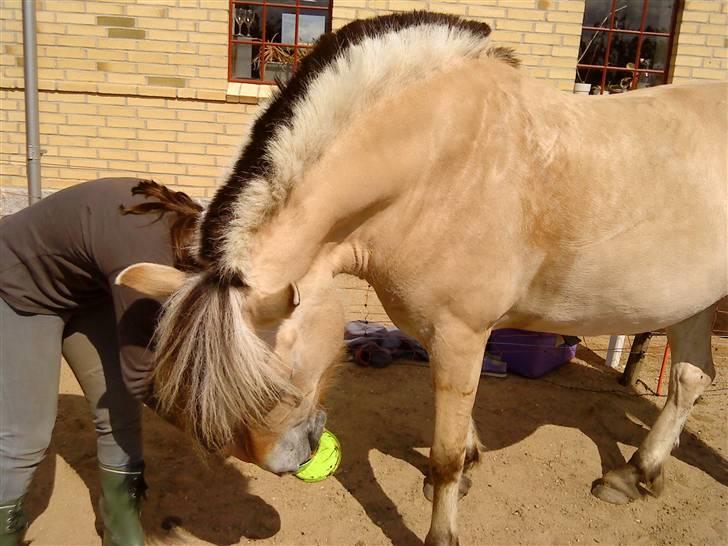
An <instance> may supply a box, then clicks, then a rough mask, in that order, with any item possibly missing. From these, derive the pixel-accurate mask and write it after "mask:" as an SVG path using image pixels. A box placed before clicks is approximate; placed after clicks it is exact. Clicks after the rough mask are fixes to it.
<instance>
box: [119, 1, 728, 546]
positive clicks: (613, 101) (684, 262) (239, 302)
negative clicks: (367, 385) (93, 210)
mask: <svg viewBox="0 0 728 546" xmlns="http://www.w3.org/2000/svg"><path fill="white" fill-rule="evenodd" d="M489 32H490V29H489V28H488V26H487V25H485V24H482V23H476V22H472V21H465V20H462V19H459V18H456V17H453V16H446V15H436V14H429V13H413V14H400V15H392V16H385V17H380V18H375V19H370V20H365V21H357V22H354V23H352V24H350V25H348V26H346V27H344V28H342V29H341V30H339V31H337V32H336V33H334V34H331V35H326V36H324V37H323V38H322V39H321V40H320V41H319V42H318V43H317V45H316V47H315V48H314V50H313V51H312V52H311V53H310V54H309V55H308V56H306V58H305V59H304V60H303V62H302V64H301V68H300V70H299V71H298V72H297V73H296V75H295V76H294V77H293V78H292V80H291V81H290V82H289V83H288V84H287V85H286V86H285V88H284V89H282V91H281V92H280V93H279V94H278V95H277V96H276V97H274V98H273V100H272V102H271V103H270V104H269V105H268V107H267V108H266V109H265V110H264V111H263V112H262V114H261V115H260V117H259V118H258V120H257V121H256V123H255V125H254V127H253V129H252V133H251V136H250V140H249V141H248V143H247V145H246V146H245V147H244V149H243V151H242V153H241V155H240V157H239V158H238V159H237V162H236V163H235V165H234V167H233V170H232V173H231V174H230V176H229V177H228V179H227V181H226V183H225V185H224V186H222V187H221V188H220V189H219V191H218V192H217V194H216V196H215V198H214V200H213V201H212V203H211V205H210V207H209V208H208V209H207V211H206V212H205V216H204V219H203V222H202V224H201V226H200V229H199V249H198V251H199V254H200V259H201V260H204V261H205V263H207V264H208V269H207V270H206V271H205V272H203V273H201V274H197V275H191V276H189V275H182V274H180V273H179V272H175V271H170V270H169V269H167V268H162V267H159V266H154V265H152V264H139V265H136V266H132V267H131V268H130V269H129V270H127V271H125V272H124V273H122V275H121V277H120V279H119V282H122V283H124V284H128V285H130V286H134V287H136V288H138V289H141V290H145V291H148V292H152V293H156V294H157V295H159V296H166V295H167V294H171V297H170V299H169V300H168V302H167V304H166V308H165V313H164V316H163V317H162V319H161V322H160V326H159V331H158V339H157V341H158V343H157V351H158V352H157V362H158V365H157V370H156V375H155V386H156V392H157V396H158V398H159V400H160V403H161V407H162V408H163V409H164V410H166V411H167V412H170V413H172V412H176V413H177V414H179V415H181V419H182V421H183V422H184V423H186V426H187V428H188V429H189V430H190V431H191V432H192V433H193V434H194V435H195V436H196V437H197V439H198V440H200V442H202V443H203V445H205V446H207V447H208V448H210V449H218V448H226V449H228V448H229V449H231V450H232V451H234V452H235V453H237V454H238V455H239V456H240V457H242V458H245V459H247V460H250V461H253V462H255V463H257V464H259V465H261V466H262V467H264V468H267V469H269V470H271V471H274V472H277V473H286V472H292V471H295V470H296V469H297V467H298V465H299V464H300V463H301V462H303V461H304V460H305V459H306V458H307V457H308V456H309V455H310V453H311V449H312V448H314V447H315V446H316V443H317V441H318V436H319V435H320V433H321V429H322V427H323V422H324V419H325V416H324V415H323V413H322V412H321V410H320V409H318V400H319V397H320V395H321V392H322V390H323V389H322V385H323V383H324V382H323V378H325V377H326V371H327V369H328V368H329V367H330V365H331V364H332V363H333V362H334V361H335V360H336V355H337V350H338V347H339V346H340V343H341V334H342V331H343V313H342V311H341V305H340V303H338V300H337V296H336V291H335V289H334V286H333V278H334V276H335V275H337V274H339V273H350V274H353V275H356V276H358V277H360V278H362V279H366V280H367V281H368V282H369V283H370V284H371V285H372V286H373V287H374V289H375V290H376V292H377V295H378V296H379V298H380V299H381V301H382V304H383V305H384V307H385V309H386V311H387V313H388V314H389V316H390V317H391V318H392V320H393V321H394V322H395V323H396V324H397V325H398V326H399V327H400V328H402V329H403V330H404V331H406V332H408V333H409V334H411V335H412V336H414V337H415V338H417V339H418V340H419V341H420V342H422V343H423V344H424V345H425V346H426V347H427V349H428V351H429V353H430V355H431V361H432V377H433V387H434V394H435V413H436V415H435V430H434V440H433V445H432V450H431V454H430V460H431V471H430V476H429V478H428V479H427V484H428V485H427V486H426V492H427V494H428V496H431V497H432V500H433V514H432V522H431V527H430V530H429V533H428V534H427V538H426V543H427V544H438V545H441V544H445V545H450V544H455V543H457V524H456V516H457V500H458V497H459V495H460V494H461V491H460V489H461V483H462V484H465V483H467V481H466V480H464V479H462V476H463V473H464V472H466V471H467V470H468V468H469V467H470V466H471V465H473V464H474V463H475V462H476V461H477V460H478V457H479V445H480V444H479V440H478V436H477V433H476V431H475V428H474V426H473V424H472V421H471V416H470V415H471V410H472V407H473V401H474V398H475V394H476V389H477V387H478V381H479V377H480V367H481V362H482V357H483V347H484V345H485V341H486V340H487V338H488V335H489V333H490V331H491V329H493V328H495V327H499V328H504V327H505V328H522V329H527V330H528V329H531V330H540V331H549V332H557V333H561V334H574V335H601V334H616V333H619V334H626V333H636V332H643V331H649V330H653V329H656V328H660V327H666V328H667V331H668V338H669V342H670V346H671V347H672V351H673V363H674V364H673V366H672V371H671V381H670V392H669V395H668V398H667V402H666V404H665V407H664V409H663V410H662V412H661V414H660V416H659V418H658V420H657V422H656V423H655V425H654V427H653V428H652V430H651V431H650V433H649V434H648V435H647V437H646V439H645V440H644V442H643V444H642V445H641V446H640V447H639V449H638V450H637V452H636V453H635V454H634V455H633V456H632V458H631V459H630V461H629V462H628V463H627V464H626V465H625V466H623V467H621V468H617V469H614V470H612V471H610V472H607V473H606V474H605V476H604V477H603V478H602V479H601V480H599V481H598V482H597V484H596V485H595V487H594V490H593V491H594V493H595V494H596V495H597V496H598V497H600V498H602V499H605V500H607V501H610V502H615V503H622V502H627V501H629V500H631V499H635V498H637V497H639V496H640V495H641V494H642V492H643V491H644V488H646V489H648V490H650V491H652V492H653V493H659V491H660V489H661V488H662V481H663V479H662V476H663V465H664V463H665V460H666V459H667V458H668V456H669V454H670V451H671V449H672V448H673V446H675V445H676V443H677V442H678V437H679V435H680V432H681V429H682V427H683V424H684V423H685V420H686V418H687V416H688V414H689V412H690V409H691V407H692V405H693V403H694V402H695V400H696V398H697V397H698V396H699V395H700V394H701V393H702V392H703V390H704V389H705V388H706V386H708V385H709V384H710V383H711V381H712V379H713V377H714V375H715V371H714V368H713V361H712V356H711V348H710V335H709V334H710V332H709V330H710V324H711V319H712V314H713V310H714V305H715V303H716V302H717V301H718V300H719V299H721V298H722V297H723V296H725V295H726V294H728V266H727V264H728V242H727V240H726V237H727V235H726V234H727V226H728V222H727V210H728V200H727V194H726V184H727V182H728V176H727V174H726V171H727V169H728V162H727V160H726V153H727V152H726V143H727V142H728V140H727V139H728V127H727V123H726V120H727V119H728V116H727V115H726V100H727V98H728V86H727V85H726V84H725V83H716V84H700V85H681V86H677V85H676V86H669V85H668V86H663V87H657V88H650V89H644V90H639V91H635V92H631V93H627V94H624V95H620V96H612V97H607V96H605V97H581V96H573V95H568V94H565V93H563V92H560V91H557V90H555V89H553V88H552V87H551V86H549V85H548V84H546V83H544V82H541V81H537V80H535V79H531V78H529V77H528V76H526V75H525V74H524V73H523V72H522V71H520V70H518V68H517V66H516V65H517V61H516V60H515V59H514V58H513V56H512V54H511V53H510V52H509V51H507V50H503V49H501V48H491V47H490V46H489V44H488V35H489ZM230 446H232V447H230Z"/></svg>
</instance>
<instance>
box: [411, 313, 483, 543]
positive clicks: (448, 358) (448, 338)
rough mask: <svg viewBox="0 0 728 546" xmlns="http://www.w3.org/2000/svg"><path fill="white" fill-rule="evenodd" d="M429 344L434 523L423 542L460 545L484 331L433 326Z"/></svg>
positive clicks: (475, 444)
mask: <svg viewBox="0 0 728 546" xmlns="http://www.w3.org/2000/svg"><path fill="white" fill-rule="evenodd" d="M436 332H437V334H436V337H435V339H433V340H432V341H431V342H430V358H431V363H432V374H433V386H434V389H435V433H434V437H433V442H432V450H431V451H430V481H431V483H432V487H433V490H434V491H433V498H432V522H431V525H430V531H429V533H427V538H426V539H425V544H428V545H438V546H452V545H455V544H458V535H457V505H458V499H459V497H460V483H461V478H462V475H463V467H464V464H465V462H466V453H467V452H468V451H471V453H467V458H468V459H469V461H470V462H471V463H472V462H473V461H475V460H477V458H478V454H477V453H472V450H473V449H475V450H476V451H477V449H478V447H479V442H478V441H477V436H476V435H475V431H474V429H473V430H471V417H470V416H471V413H472V410H473V402H474V401H475V394H476V391H477V388H478V380H479V378H480V369H481V365H482V361H483V350H484V346H485V345H484V344H485V340H486V339H487V332H486V333H485V334H483V333H476V332H473V331H471V330H469V329H467V328H465V327H463V326H457V327H452V326H451V327H447V328H442V327H441V328H437V329H436Z"/></svg>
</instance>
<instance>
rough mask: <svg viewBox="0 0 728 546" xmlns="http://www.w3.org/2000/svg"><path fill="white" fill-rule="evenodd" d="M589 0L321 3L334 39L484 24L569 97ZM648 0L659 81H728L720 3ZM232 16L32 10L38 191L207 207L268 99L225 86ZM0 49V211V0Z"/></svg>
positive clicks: (1, 201) (211, 2) (356, 312)
mask: <svg viewBox="0 0 728 546" xmlns="http://www.w3.org/2000/svg"><path fill="white" fill-rule="evenodd" d="M278 1H279V2H283V3H291V0H278ZM315 1H317V2H322V1H323V2H324V3H325V4H326V3H327V2H328V0H315ZM594 1H601V3H602V4H604V5H607V4H609V2H607V1H606V0H586V2H585V1H584V0H333V6H332V9H331V10H330V12H329V20H328V21H327V24H328V26H329V27H331V28H334V29H335V28H339V27H341V26H343V25H344V24H346V23H347V22H349V21H351V20H353V19H358V18H366V17H372V16H375V15H379V14H385V13H390V12H396V11H409V10H413V9H427V10H432V11H438V12H446V13H452V14H457V15H462V16H465V17H468V18H472V19H477V20H480V21H485V22H487V23H488V24H489V25H490V26H491V28H492V29H493V33H492V42H493V44H495V45H503V46H509V47H513V48H515V50H516V51H517V53H518V55H519V57H520V58H521V59H522V62H523V69H524V70H525V71H527V72H528V73H530V74H531V75H533V76H534V77H536V78H541V79H544V80H546V81H548V82H549V83H550V84H552V85H553V86H555V87H557V88H559V89H562V90H564V92H571V91H572V90H573V89H574V82H575V77H576V74H577V69H576V65H577V61H579V60H580V59H579V57H580V56H581V57H583V55H580V44H581V47H582V48H583V47H584V43H583V40H584V36H587V35H585V34H584V32H585V31H584V29H583V25H584V24H585V9H586V4H587V3H589V2H594ZM642 1H643V0H620V2H619V3H620V5H621V4H626V3H629V2H632V3H635V2H639V3H640V4H641V3H642ZM651 1H652V3H653V6H654V5H655V4H656V3H660V2H662V3H665V2H668V3H671V5H673V4H675V2H677V4H675V17H674V20H673V36H672V38H671V40H672V41H671V44H670V45H671V51H670V60H669V74H668V76H667V78H666V80H667V81H668V82H680V81H686V80H694V79H709V80H726V79H728V47H726V46H727V45H728V44H727V42H728V38H727V36H728V32H727V29H728V0H684V1H678V0H674V2H673V0H651ZM259 3H262V2H259ZM292 3H294V4H295V2H292ZM613 5H614V4H613ZM237 6H238V0H235V2H231V1H230V0H129V1H123V0H113V1H102V0H37V3H36V10H37V21H38V29H37V30H38V36H37V39H38V65H39V74H38V76H39V88H40V96H39V101H40V133H41V147H42V149H43V150H44V155H43V158H42V183H43V189H44V192H52V191H55V190H58V189H61V188H65V187H68V186H70V185H73V184H77V183H79V182H82V181H84V180H89V179H93V178H99V177H104V176H129V175H131V176H139V177H145V178H153V179H155V180H157V181H159V182H161V183H164V184H167V185H169V186H172V187H174V188H177V189H181V190H183V191H185V192H187V193H189V194H190V195H192V196H194V197H196V198H198V199H200V200H205V199H207V198H209V197H211V196H212V194H213V193H214V191H215V189H216V187H217V186H218V184H219V183H220V182H221V180H222V179H223V176H224V173H225V171H226V169H227V167H228V166H229V164H230V163H231V160H232V158H233V157H234V155H235V154H236V152H237V150H238V148H239V146H240V145H241V143H242V142H243V140H244V138H245V135H246V132H247V130H248V128H249V127H250V124H251V122H252V121H253V119H254V117H255V114H256V111H257V109H258V108H259V103H260V102H261V101H263V100H264V99H265V98H266V97H267V96H268V95H269V94H270V90H271V86H270V85H265V84H255V83H249V82H248V83H245V82H240V81H236V82H231V81H230V80H231V79H234V78H230V77H229V75H230V72H229V70H230V62H231V61H230V59H229V55H231V52H232V50H233V48H232V46H231V43H230V41H231V39H232V38H231V37H232V36H233V34H234V33H235V31H234V30H233V31H231V27H232V28H235V27H234V25H235V23H233V20H234V18H233V17H232V16H231V9H235V8H236V7H237ZM586 13H588V12H586ZM597 19H598V17H597ZM597 22H598V21H597ZM643 27H644V22H643ZM296 31H297V32H298V26H296ZM246 33H247V32H246ZM587 37H588V36H587ZM0 44H1V47H2V49H1V50H0V215H2V214H8V213H10V212H13V211H14V210H17V209H19V208H20V207H22V206H24V205H25V204H26V203H27V191H26V184H27V182H26V159H25V153H26V151H25V125H24V115H25V114H24V96H23V36H22V12H21V0H3V1H2V2H0ZM638 56H639V54H638ZM582 61H583V59H582ZM636 75H637V74H636V73H635V76H636ZM342 286H344V287H346V288H349V289H350V290H351V291H352V292H351V293H350V295H351V297H350V298H349V301H350V302H352V303H351V307H350V311H351V312H352V316H355V317H358V318H362V317H365V318H368V319H369V320H385V319H386V315H384V314H383V311H382V310H381V307H380V306H379V304H378V302H377V301H376V297H375V296H374V294H373V293H371V294H370V293H369V291H368V290H367V289H366V287H365V286H362V285H361V284H357V283H355V282H348V281H347V282H344V284H343V285H342ZM370 296H371V304H369V303H368V301H369V297H370Z"/></svg>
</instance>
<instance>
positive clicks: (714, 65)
mask: <svg viewBox="0 0 728 546" xmlns="http://www.w3.org/2000/svg"><path fill="white" fill-rule="evenodd" d="M673 67H674V68H673V80H672V81H673V82H684V81H689V80H695V79H705V80H727V79H728V1H726V0H703V1H696V0H687V1H686V2H685V9H684V10H683V12H682V18H681V21H680V33H679V34H678V37H677V40H676V42H675V47H674V50H673Z"/></svg>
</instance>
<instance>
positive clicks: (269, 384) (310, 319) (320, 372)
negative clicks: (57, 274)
mask: <svg viewBox="0 0 728 546" xmlns="http://www.w3.org/2000/svg"><path fill="white" fill-rule="evenodd" d="M117 283H119V284H123V285H125V286H129V287H131V288H134V289H136V290H138V291H140V292H143V293H146V294H150V295H152V296H155V297H158V298H163V299H166V303H165V306H164V311H163V315H162V317H161V319H160V321H159V325H158V328H157V332H156V334H155V341H156V346H155V360H156V367H155V371H154V375H153V379H154V396H155V398H156V401H157V409H158V411H159V412H160V413H161V414H162V415H164V416H166V417H167V418H169V419H170V420H171V421H173V422H175V423H176V424H178V426H180V427H181V428H183V429H185V430H186V431H188V432H190V433H191V434H192V435H193V437H194V438H195V439H196V440H197V441H198V442H199V443H200V444H202V446H204V447H205V448H206V449H208V450H221V451H224V452H227V453H229V454H231V455H234V456H236V457H238V458H240V459H243V460H246V461H249V462H253V463H255V464H257V465H259V466H261V467H263V468H265V469H267V470H270V471H272V472H275V473H278V474H282V473H286V472H295V471H296V470H297V469H298V467H299V465H300V464H301V463H303V462H304V461H306V460H307V459H308V458H309V457H310V455H311V451H312V449H314V448H315V446H317V445H318V441H319V437H320V435H321V433H322V431H323V427H324V423H325V421H326V414H325V413H324V412H323V411H322V410H321V409H320V408H319V400H320V397H321V394H322V391H323V390H324V386H325V385H326V383H327V381H326V378H327V377H328V375H329V374H327V373H326V372H327V370H329V369H331V365H332V364H333V363H335V362H336V361H337V360H338V357H339V353H340V349H341V338H342V331H343V310H342V308H341V304H340V303H339V301H338V299H337V298H336V297H335V296H334V291H335V289H334V288H333V286H332V285H331V282H330V277H329V282H324V283H321V282H319V281H315V280H314V281H308V282H307V281H304V282H302V283H301V284H299V285H297V286H296V285H291V286H288V287H286V288H285V289H284V290H281V291H279V292H278V293H274V294H261V293H259V292H256V291H254V290H252V289H251V288H250V287H247V286H244V285H242V284H240V283H235V282H225V281H223V280H221V279H220V278H219V277H218V276H215V275H212V274H210V273H201V274H196V275H188V274H183V273H181V272H179V271H177V270H175V269H173V268H170V267H166V266H160V265H154V264H136V265H134V266H131V267H130V268H127V269H126V270H124V271H123V272H122V273H121V274H120V275H119V277H118V278H117Z"/></svg>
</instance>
